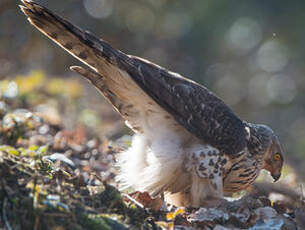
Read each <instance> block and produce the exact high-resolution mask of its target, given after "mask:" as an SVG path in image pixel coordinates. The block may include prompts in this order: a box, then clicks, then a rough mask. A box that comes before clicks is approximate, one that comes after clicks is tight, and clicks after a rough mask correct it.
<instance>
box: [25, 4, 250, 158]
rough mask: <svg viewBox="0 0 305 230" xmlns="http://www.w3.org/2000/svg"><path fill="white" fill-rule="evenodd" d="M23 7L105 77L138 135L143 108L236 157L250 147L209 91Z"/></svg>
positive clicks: (41, 11)
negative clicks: (158, 114)
mask: <svg viewBox="0 0 305 230" xmlns="http://www.w3.org/2000/svg"><path fill="white" fill-rule="evenodd" d="M22 2H23V3H24V5H25V6H21V9H22V11H23V12H24V13H25V14H26V15H27V16H28V19H29V21H30V22H31V23H32V24H33V25H34V26H35V27H37V28H38V29H39V30H40V31H41V32H42V33H44V34H45V35H47V36H48V37H49V38H51V39H52V40H53V41H55V42H56V43H57V44H59V45H60V46H61V47H63V48H64V49H65V50H66V51H68V52H69V53H70V54H72V55H73V56H75V57H76V58H78V59H79V60H81V61H82V62H84V63H85V64H87V65H88V66H89V67H91V69H92V70H93V72H96V73H97V74H98V75H97V76H99V77H100V79H101V76H102V77H103V84H104V85H105V86H106V87H107V90H108V93H109V94H110V95H112V96H114V97H115V98H116V99H117V101H118V102H119V104H114V103H113V102H111V103H113V104H114V106H115V107H116V108H117V110H118V111H119V112H120V113H121V114H122V116H123V118H124V119H126V120H127V121H128V122H129V123H132V124H131V127H133V128H134V129H135V130H137V128H138V129H141V125H142V124H141V122H139V121H138V120H139V116H140V117H141V114H140V113H141V110H143V106H144V107H145V106H147V108H145V111H149V110H150V111H151V112H152V113H155V112H157V113H161V116H162V117H163V118H164V117H168V118H167V119H169V120H170V121H167V122H168V123H171V124H172V125H174V126H176V124H175V122H178V123H179V124H180V125H182V126H183V127H184V128H185V129H186V130H188V131H189V132H190V133H192V134H193V135H195V136H196V137H197V138H199V139H201V140H202V141H204V142H205V143H208V144H210V145H212V146H214V147H216V148H218V149H219V150H220V151H222V152H225V153H226V154H236V153H238V152H240V151H241V150H243V149H244V148H245V147H246V130H245V127H244V125H243V122H242V121H241V120H240V119H239V118H238V117H237V116H236V115H235V114H234V113H233V112H232V111H231V109H230V108H229V107H228V106H227V105H226V104H225V103H224V102H222V101H221V100H220V99H219V98H218V97H216V96H215V95H214V94H213V93H212V92H210V91H209V90H208V89H207V88H205V87H203V86H201V85H199V84H197V83H195V82H193V81H190V80H188V79H185V78H183V77H182V76H180V75H178V74H176V73H173V72H170V71H168V70H166V69H164V68H162V67H160V66H158V65H155V64H153V63H151V62H149V61H146V60H144V59H141V58H138V57H134V56H129V55H126V54H124V53H122V52H121V51H119V50H117V49H114V48H112V47H111V46H110V45H109V44H108V43H106V42H105V41H103V40H101V39H98V38H97V37H95V36H94V35H92V34H91V33H89V32H87V31H83V30H81V29H79V28H77V27H76V26H74V25H72V24H71V23H69V22H68V21H66V20H64V19H62V18H61V17H59V16H57V15H55V14H54V13H52V12H51V11H49V10H48V9H46V8H44V7H42V6H40V5H38V4H36V3H34V2H33V1H31V0H22ZM102 93H103V92H102ZM104 95H105V94H104ZM106 97H107V96H106ZM130 101H133V103H132V104H130V103H129V102H130ZM148 105H149V106H148ZM122 108H124V109H122ZM161 108H163V109H161ZM161 111H162V112H161ZM166 111H167V112H166ZM172 118H173V119H174V120H175V121H174V122H173V121H172ZM156 125H157V124H156ZM159 125H162V124H159Z"/></svg>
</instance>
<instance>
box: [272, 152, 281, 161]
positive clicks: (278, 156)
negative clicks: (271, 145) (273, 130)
mask: <svg viewBox="0 0 305 230" xmlns="http://www.w3.org/2000/svg"><path fill="white" fill-rule="evenodd" d="M273 159H274V160H275V161H278V160H279V159H281V155H280V154H279V153H276V154H275V155H274V156H273Z"/></svg>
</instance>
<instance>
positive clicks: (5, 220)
mask: <svg viewBox="0 0 305 230" xmlns="http://www.w3.org/2000/svg"><path fill="white" fill-rule="evenodd" d="M6 206H7V197H5V198H4V201H3V205H2V219H3V221H4V223H5V227H6V229H7V230H13V229H12V227H11V225H10V223H9V221H8V219H7V216H6Z"/></svg>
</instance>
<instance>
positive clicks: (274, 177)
mask: <svg viewBox="0 0 305 230" xmlns="http://www.w3.org/2000/svg"><path fill="white" fill-rule="evenodd" d="M271 176H272V178H273V180H274V181H273V182H277V181H278V180H279V179H280V177H281V173H279V174H272V175H271Z"/></svg>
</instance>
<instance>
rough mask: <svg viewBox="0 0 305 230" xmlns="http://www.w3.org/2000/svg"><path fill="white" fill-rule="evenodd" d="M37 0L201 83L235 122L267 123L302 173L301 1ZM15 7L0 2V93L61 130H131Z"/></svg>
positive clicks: (304, 30)
mask: <svg viewBox="0 0 305 230" xmlns="http://www.w3.org/2000/svg"><path fill="white" fill-rule="evenodd" d="M36 2H39V3H41V4H43V5H44V6H47V7H48V8H50V9H51V10H53V11H55V12H56V13H58V14H59V15H63V16H64V17H65V18H66V19H68V20H70V21H71V22H73V23H75V24H77V25H78V26H79V27H81V28H84V29H87V30H90V31H92V32H94V33H95V34H96V35H98V36H100V37H101V38H103V39H104V40H106V41H109V42H110V43H111V44H112V45H113V46H114V47H115V48H118V49H120V50H122V51H124V52H126V53H128V54H133V55H137V56H141V57H143V58H146V59H149V60H151V61H153V62H156V63H157V64H159V65H161V66H164V67H166V68H168V69H170V70H172V71H175V72H178V73H180V74H182V75H184V76H185V77H188V78H191V79H193V80H195V81H197V82H200V83H201V84H204V85H205V86H207V87H208V88H209V89H211V90H213V91H214V92H215V93H216V94H217V95H218V96H219V97H220V98H222V99H223V100H224V101H225V102H226V103H227V104H229V105H230V106H231V107H232V109H233V110H234V111H235V112H236V113H237V114H238V115H239V116H240V117H241V118H242V119H244V120H247V121H250V122H255V123H264V124H267V125H269V126H271V127H272V128H273V130H274V131H275V132H276V133H277V134H278V135H279V137H280V139H281V142H282V143H283V147H284V150H285V152H286V155H285V156H286V160H287V162H288V163H289V164H290V165H291V166H292V168H294V170H295V171H296V172H297V175H298V179H301V180H303V181H304V180H305V167H303V165H304V162H305V95H304V91H305V79H304V73H305V69H304V63H305V46H304V44H303V43H304V41H305V20H304V19H305V15H304V12H305V1H301V0H298V1H285V0H278V1H264V0H255V1H227V0H218V1H215V0H205V1H202V0H192V1H180V0H176V1H175V0H65V1H61V0H52V1H51V0H40V1H39V0H36ZM18 4H19V1H15V0H1V1H0V28H1V30H0V78H1V83H0V90H1V97H4V98H6V100H8V99H10V98H15V97H18V98H19V99H18V100H19V104H18V106H20V105H22V106H23V107H30V106H29V105H31V108H33V110H35V111H39V112H41V113H44V114H46V118H47V119H50V121H51V122H53V123H56V122H58V123H62V124H63V125H64V126H65V127H66V128H67V129H73V128H75V127H76V126H85V127H87V128H88V130H89V131H88V132H89V133H91V132H92V133H98V135H100V136H108V137H109V138H112V139H116V138H119V137H121V136H123V135H124V134H128V133H129V134H130V131H129V130H127V128H125V127H124V125H123V122H122V120H121V119H120V117H119V116H118V115H117V114H116V113H114V112H113V110H112V108H111V106H109V105H108V104H107V103H105V101H104V100H103V98H102V96H100V95H98V93H97V92H96V90H95V89H94V87H92V86H90V85H89V84H88V83H87V82H86V81H85V80H82V79H81V78H80V77H78V76H74V75H75V74H73V73H71V72H70V71H69V70H68V67H69V66H71V65H75V64H79V63H78V61H77V60H75V59H74V58H72V57H71V56H69V55H68V54H67V53H66V52H64V51H63V50H62V49H61V48H59V47H57V46H56V45H55V44H54V43H53V42H51V41H50V40H49V39H47V38H46V37H45V36H44V35H42V34H41V33H40V32H38V31H37V30H36V29H34V27H32V26H30V25H29V23H28V22H27V21H26V19H25V17H24V15H23V14H22V13H21V12H20V11H19V9H18V8H17V5H18ZM34 89H35V90H36V91H35V93H34ZM37 92H40V93H37ZM17 95H18V96H17ZM51 96H54V97H51ZM61 98H64V99H63V100H59V99H61ZM16 107H17V105H16ZM62 115H63V116H62ZM47 116H49V118H48V117H47Z"/></svg>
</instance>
